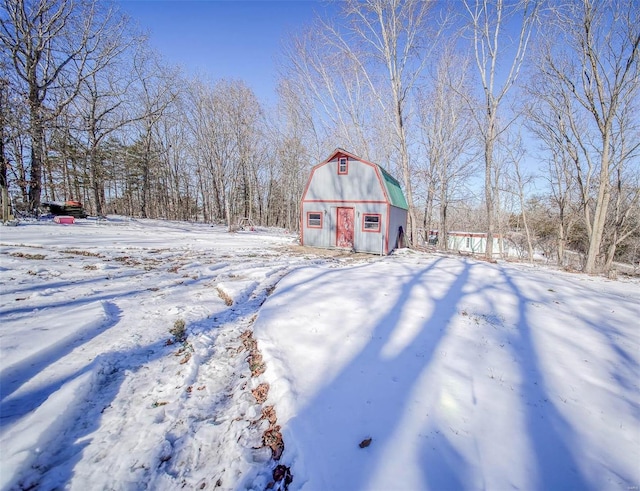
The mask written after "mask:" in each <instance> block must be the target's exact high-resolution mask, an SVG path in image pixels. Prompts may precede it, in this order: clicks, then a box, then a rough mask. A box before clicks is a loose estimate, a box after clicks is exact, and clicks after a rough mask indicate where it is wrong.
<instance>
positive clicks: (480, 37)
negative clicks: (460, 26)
mask: <svg viewBox="0 0 640 491" xmlns="http://www.w3.org/2000/svg"><path fill="white" fill-rule="evenodd" d="M464 5H465V8H466V12H467V14H468V16H469V20H470V30H471V35H472V41H473V51H474V54H475V60H476V65H477V68H478V73H479V74H480V79H481V81H482V93H483V103H482V104H481V105H480V109H477V111H476V115H475V120H476V122H477V123H478V127H479V130H480V133H481V138H482V142H483V146H484V174H485V176H484V177H485V179H484V194H485V206H486V213H487V247H486V251H485V253H486V256H487V257H488V258H491V257H492V256H493V235H494V231H495V223H494V222H495V219H494V214H495V211H496V210H495V202H496V196H494V192H493V190H494V185H493V183H494V181H495V179H494V177H492V173H493V172H494V170H495V155H494V154H495V152H496V144H497V141H498V138H499V136H500V134H501V133H502V132H503V131H505V129H506V128H507V127H508V124H509V123H506V124H505V123H502V124H501V120H500V115H499V113H500V107H501V106H502V104H503V102H504V100H505V98H506V96H507V93H508V92H509V90H510V89H511V87H512V86H513V85H514V84H515V82H516V80H517V79H518V75H519V73H520V69H521V67H522V65H523V62H524V59H525V55H526V52H527V47H528V44H529V39H530V37H531V34H532V31H533V27H534V23H535V20H536V18H537V12H538V2H535V1H534V0H521V1H518V2H505V1H504V0H493V1H492V0H473V1H472V0H464ZM508 24H513V25H514V26H517V27H515V31H513V30H512V29H513V26H511V29H508V28H507V25H508ZM513 32H515V39H512V37H511V33H513ZM499 69H500V70H501V72H500V73H499V71H498V70H499ZM470 102H471V100H470ZM471 105H472V107H474V108H477V106H476V105H475V103H472V102H471Z"/></svg>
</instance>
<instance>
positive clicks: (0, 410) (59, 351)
mask: <svg viewBox="0 0 640 491" xmlns="http://www.w3.org/2000/svg"><path fill="white" fill-rule="evenodd" d="M102 307H103V309H104V313H105V318H104V319H101V320H98V321H97V322H91V323H89V324H88V325H87V326H86V327H85V328H84V329H81V330H77V331H73V332H72V333H71V334H69V335H68V336H66V337H64V338H62V339H59V340H58V341H56V342H55V343H52V344H51V345H49V346H47V347H46V348H43V349H41V350H40V351H37V352H35V353H33V354H32V355H31V356H28V357H26V358H24V359H23V360H21V361H19V362H18V363H15V364H12V365H11V366H9V367H7V368H5V369H4V370H2V372H0V396H1V401H0V428H2V427H4V426H6V425H8V424H11V423H12V422H13V421H15V420H16V419H18V418H21V417H22V416H23V415H25V414H27V413H29V412H31V411H33V410H34V409H35V408H36V407H38V406H39V405H40V404H42V402H43V401H45V400H46V399H47V398H48V397H49V396H50V395H51V394H52V393H54V392H55V391H57V390H58V389H59V388H60V387H61V386H62V385H64V384H65V383H66V382H67V381H68V380H69V378H68V377H65V378H64V379H61V380H55V381H53V382H51V383H49V384H47V385H45V386H43V387H39V388H38V389H36V390H33V391H27V392H26V393H25V394H23V395H21V396H19V397H15V398H10V399H9V400H7V399H8V398H9V396H11V394H13V393H14V392H15V391H16V390H18V389H19V388H20V387H21V386H22V385H24V384H25V383H26V382H27V381H29V380H30V379H32V378H33V377H35V376H36V375H38V374H39V373H40V372H42V371H43V370H45V369H46V368H47V367H48V366H49V365H51V364H53V363H55V362H56V361H58V360H59V359H61V358H63V357H64V356H66V355H68V354H69V353H71V352H72V351H73V350H75V349H76V348H78V347H79V346H81V345H83V344H85V343H87V342H89V341H90V340H92V339H93V338H95V337H96V336H98V335H100V334H101V333H103V332H104V331H106V330H107V329H109V328H111V327H113V326H115V325H116V324H117V323H118V322H119V321H120V317H121V315H122V311H121V310H120V309H119V308H118V306H117V305H115V304H114V303H111V302H102Z"/></svg>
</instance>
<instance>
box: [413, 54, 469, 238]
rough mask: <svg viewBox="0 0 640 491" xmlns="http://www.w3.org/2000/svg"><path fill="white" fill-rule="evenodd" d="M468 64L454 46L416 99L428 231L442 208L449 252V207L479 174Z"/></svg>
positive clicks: (441, 224)
mask: <svg viewBox="0 0 640 491" xmlns="http://www.w3.org/2000/svg"><path fill="white" fill-rule="evenodd" d="M468 66H469V63H468V59H466V58H464V57H462V56H458V55H456V53H455V52H454V49H453V46H452V45H449V46H447V47H446V48H445V49H444V50H443V52H442V53H441V54H440V56H439V59H438V64H437V66H436V68H435V71H434V74H433V79H432V80H431V87H430V89H429V90H427V91H420V95H419V96H418V105H419V108H420V109H419V117H420V135H421V137H420V140H421V143H422V145H423V146H424V149H425V155H426V160H427V163H428V167H427V169H425V180H426V187H427V200H426V208H425V217H424V220H425V222H424V223H425V228H426V229H427V230H426V231H427V233H428V231H429V229H430V228H431V227H430V225H429V224H430V219H431V210H432V208H433V204H432V203H433V202H434V201H437V202H438V203H439V213H438V215H439V233H438V247H439V248H440V249H444V250H446V249H447V231H448V228H449V219H448V218H449V207H450V205H451V203H452V201H453V200H455V199H457V198H458V199H459V198H462V197H463V195H464V194H465V193H464V190H465V188H464V186H465V182H467V181H468V179H469V178H470V177H471V176H472V175H473V173H474V172H475V171H476V167H477V166H476V165H474V161H475V157H476V154H475V152H474V150H475V149H474V138H473V133H474V128H473V127H472V119H471V118H470V117H469V114H468V106H467V104H466V102H465V100H464V98H463V97H462V96H461V95H460V94H462V93H468V92H469V91H470V90H471V88H470V80H469V74H468Z"/></svg>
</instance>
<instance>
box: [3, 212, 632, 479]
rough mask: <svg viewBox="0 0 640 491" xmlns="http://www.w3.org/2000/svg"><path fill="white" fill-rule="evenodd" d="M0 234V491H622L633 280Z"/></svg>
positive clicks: (105, 229) (143, 234) (41, 227)
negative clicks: (278, 473)
mask: <svg viewBox="0 0 640 491" xmlns="http://www.w3.org/2000/svg"><path fill="white" fill-rule="evenodd" d="M0 233H1V237H0V244H1V254H2V255H1V258H0V261H1V262H0V282H1V284H2V289H1V291H0V335H1V344H0V356H1V358H0V391H1V402H0V455H1V460H2V462H1V468H0V489H3V490H4V489H39V490H50V489H56V488H58V489H59V488H66V489H77V490H86V489H117V490H121V489H126V490H137V489H161V490H162V489H166V490H172V489H181V488H184V489H216V488H217V489H260V490H262V489H265V487H267V486H268V485H269V483H270V482H271V481H273V475H272V471H273V469H274V467H275V466H276V465H277V464H283V465H285V466H288V467H290V470H291V473H292V475H293V481H292V483H291V485H290V486H289V489H300V488H302V489H306V490H314V491H315V490H318V491H322V490H328V489H336V490H357V489H384V490H388V489H402V490H405V489H406V490H419V489H425V490H426V489H429V490H441V489H492V490H502V489H514V488H518V489H541V490H543V489H544V490H546V489H594V490H595V489H598V490H600V489H621V490H628V489H638V486H640V470H639V469H640V466H638V463H639V462H640V390H639V389H640V327H638V326H639V325H640V323H639V319H640V282H638V281H637V280H628V279H621V280H618V281H610V280H607V279H604V278H599V277H590V276H586V275H581V274H569V273H564V272H559V271H554V270H551V269H546V268H541V267H532V266H527V265H514V264H503V263H501V264H498V265H495V264H488V263H485V262H481V261H474V260H472V259H469V258H456V257H446V256H437V255H425V254H418V253H412V252H408V251H403V252H400V253H397V254H394V255H392V256H390V257H386V258H381V257H376V256H362V255H358V256H357V257H355V258H349V257H346V256H340V257H325V256H324V255H322V254H319V255H315V254H314V253H312V252H311V253H309V252H308V251H303V250H300V249H297V248H295V247H292V244H294V237H292V236H288V235H285V234H283V233H279V232H277V231H264V230H260V231H258V232H240V233H237V234H228V233H226V232H225V231H224V230H223V229H222V228H218V227H210V226H205V225H202V224H199V225H196V224H185V223H178V222H163V221H151V220H128V219H115V218H114V219H110V220H109V221H107V222H96V221H91V220H80V221H79V222H78V223H77V224H75V225H71V226H63V225H55V224H53V223H45V222H39V223H29V224H25V225H21V226H19V227H15V228H11V227H4V228H2V229H0ZM182 323H184V326H185V337H184V339H183V337H181V335H180V334H179V333H178V332H177V331H179V327H180V326H181V324H182ZM248 333H253V334H252V339H255V340H257V344H258V348H259V349H260V350H261V354H262V355H263V357H264V367H266V370H264V372H263V366H262V363H261V360H260V359H256V358H249V356H250V353H251V351H250V349H249V348H248V343H247V339H248V338H247V335H248ZM251 356H254V355H251ZM248 359H249V362H248V361H247V360H248ZM267 387H268V392H266V391H264V390H263V394H262V395H263V396H264V397H258V396H256V395H255V394H256V393H257V391H256V389H258V390H259V389H260V388H263V389H264V388H267ZM252 391H253V392H252ZM265 397H266V400H265ZM270 406H273V407H274V408H275V414H272V413H270ZM276 415H277V420H275V416H276ZM278 427H279V428H278ZM271 430H273V432H272V433H271V434H272V435H273V434H277V433H279V432H281V433H282V436H283V438H284V453H283V454H282V456H281V458H280V460H279V461H278V462H276V461H274V460H273V459H272V450H271V449H270V448H269V447H268V446H265V443H266V444H268V443H269V442H267V441H266V436H265V435H267V434H269V431H271ZM361 447H362V448H361ZM283 484H284V481H280V482H278V483H276V487H277V486H279V485H280V486H282V485H283Z"/></svg>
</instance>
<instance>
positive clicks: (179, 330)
mask: <svg viewBox="0 0 640 491" xmlns="http://www.w3.org/2000/svg"><path fill="white" fill-rule="evenodd" d="M169 333H170V334H171V335H172V336H173V339H174V340H175V341H176V342H183V341H184V340H185V339H186V338H187V333H186V324H185V322H184V321H183V320H182V319H178V320H177V321H175V322H174V323H173V327H172V328H171V329H169Z"/></svg>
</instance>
